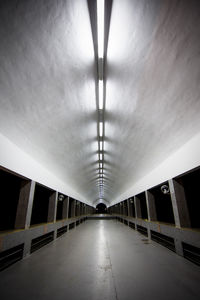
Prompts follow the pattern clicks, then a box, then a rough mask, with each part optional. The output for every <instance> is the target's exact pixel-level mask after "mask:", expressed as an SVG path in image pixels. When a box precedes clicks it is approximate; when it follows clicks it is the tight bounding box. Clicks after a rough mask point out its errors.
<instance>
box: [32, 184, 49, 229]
mask: <svg viewBox="0 0 200 300" xmlns="http://www.w3.org/2000/svg"><path fill="white" fill-rule="evenodd" d="M52 193H53V191H52V190H50V189H48V188H47V187H45V186H42V185H40V184H38V183H36V186H35V194H34V200H33V209H32V216H31V225H35V224H40V223H46V222H47V217H48V208H49V197H50V196H51V195H52Z"/></svg>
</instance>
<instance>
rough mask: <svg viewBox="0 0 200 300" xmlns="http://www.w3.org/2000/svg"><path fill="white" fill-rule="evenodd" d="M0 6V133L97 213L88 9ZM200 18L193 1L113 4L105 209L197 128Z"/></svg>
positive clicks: (61, 4) (77, 4)
mask: <svg viewBox="0 0 200 300" xmlns="http://www.w3.org/2000/svg"><path fill="white" fill-rule="evenodd" d="M0 5H1V9H0V40H1V44H0V105H1V110H0V128H1V129H0V131H1V133H2V134H3V135H5V136H6V137H8V138H9V139H10V140H11V141H12V142H13V143H14V144H16V145H18V146H19V147H20V148H21V149H23V150H24V151H25V152H27V153H29V154H30V155H31V156H32V157H33V158H35V159H36V160H37V161H38V162H40V163H42V164H43V165H44V166H45V167H46V168H48V169H49V170H50V171H51V172H53V173H54V174H55V175H56V176H57V177H59V178H60V179H61V180H62V181H64V182H68V184H69V185H70V186H71V187H72V189H74V191H76V192H77V193H78V194H81V195H83V199H88V201H90V203H91V204H93V205H96V204H97V203H98V202H99V188H98V138H97V122H98V112H97V102H96V64H95V57H94V50H93V40H92V33H91V25H90V17H89V12H88V6H87V1H82V0H76V1H73V0H70V1H65V0H59V1H54V0H48V1H47V0H41V1H33V0H28V1H6V4H5V3H4V4H0ZM199 13H200V5H199V4H198V3H197V1H187V0H183V1H170V0H169V1H157V0H151V1H148V0H123V1H121V0H114V1H113V5H112V13H111V21H110V32H109V40H108V52H107V64H106V102H105V135H104V136H105V141H104V176H105V179H104V188H103V190H104V196H103V202H104V203H106V205H108V204H110V203H112V202H113V201H114V200H115V199H116V197H118V198H119V195H121V194H123V193H124V192H125V191H126V190H128V189H129V188H130V187H131V185H133V184H134V182H136V181H138V179H139V178H142V177H143V176H144V175H146V174H147V173H149V172H150V171H151V170H152V169H153V168H155V167H156V166H157V165H159V164H160V163H161V162H162V161H163V160H164V159H166V158H167V157H168V156H169V155H170V154H172V153H173V152H174V151H175V150H177V149H178V148H179V147H180V146H181V145H183V144H184V143H186V142H187V141H188V140H189V139H190V138H192V137H193V136H194V135H195V134H196V133H197V132H199V130H200V118H199V111H200V101H199V98H200V84H199V78H200V54H199V53H200V51H199V50H200V38H199V36H200V26H199ZM80 200H81V199H80Z"/></svg>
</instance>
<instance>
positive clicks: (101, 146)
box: [99, 141, 103, 151]
mask: <svg viewBox="0 0 200 300" xmlns="http://www.w3.org/2000/svg"><path fill="white" fill-rule="evenodd" d="M99 150H100V151H103V142H102V141H100V142H99Z"/></svg>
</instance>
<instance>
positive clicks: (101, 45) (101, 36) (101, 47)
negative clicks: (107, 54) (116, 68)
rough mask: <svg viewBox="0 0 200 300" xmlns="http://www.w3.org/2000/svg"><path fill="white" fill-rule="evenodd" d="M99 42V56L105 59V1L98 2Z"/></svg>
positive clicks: (99, 0) (98, 0)
mask: <svg viewBox="0 0 200 300" xmlns="http://www.w3.org/2000/svg"><path fill="white" fill-rule="evenodd" d="M97 40H98V56H99V58H103V54H104V0H97Z"/></svg>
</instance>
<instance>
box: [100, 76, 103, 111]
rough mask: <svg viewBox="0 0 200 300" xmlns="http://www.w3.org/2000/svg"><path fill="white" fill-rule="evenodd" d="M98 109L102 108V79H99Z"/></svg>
mask: <svg viewBox="0 0 200 300" xmlns="http://www.w3.org/2000/svg"><path fill="white" fill-rule="evenodd" d="M99 109H103V80H99Z"/></svg>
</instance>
